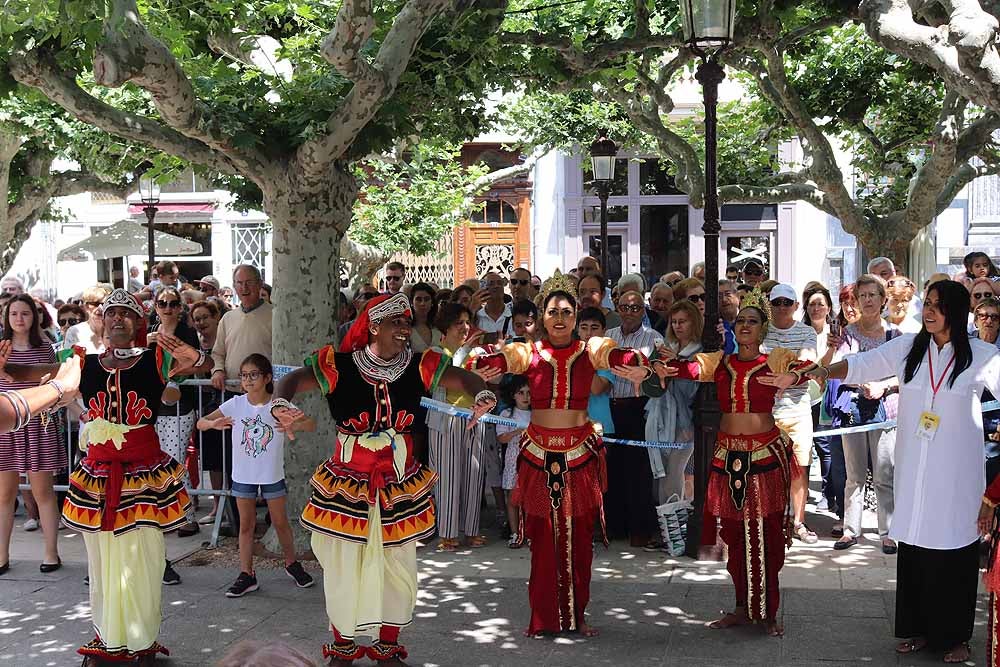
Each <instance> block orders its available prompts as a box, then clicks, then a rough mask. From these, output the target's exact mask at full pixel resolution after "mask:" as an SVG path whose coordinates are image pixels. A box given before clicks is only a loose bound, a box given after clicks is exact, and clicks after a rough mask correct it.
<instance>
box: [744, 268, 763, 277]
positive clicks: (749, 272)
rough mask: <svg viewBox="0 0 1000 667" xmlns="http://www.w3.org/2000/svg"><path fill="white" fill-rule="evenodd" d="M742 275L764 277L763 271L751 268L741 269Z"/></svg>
mask: <svg viewBox="0 0 1000 667" xmlns="http://www.w3.org/2000/svg"><path fill="white" fill-rule="evenodd" d="M743 275H745V276H762V275H764V269H758V268H755V267H751V268H748V269H743Z"/></svg>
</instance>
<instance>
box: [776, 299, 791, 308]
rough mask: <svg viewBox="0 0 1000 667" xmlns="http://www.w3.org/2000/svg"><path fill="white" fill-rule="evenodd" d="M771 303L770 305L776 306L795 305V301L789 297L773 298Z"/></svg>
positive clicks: (789, 306)
mask: <svg viewBox="0 0 1000 667" xmlns="http://www.w3.org/2000/svg"><path fill="white" fill-rule="evenodd" d="M771 305H772V306H776V307H778V308H791V307H792V306H794V305H795V302H794V301H792V300H791V299H784V298H781V299H775V300H773V301H772V302H771Z"/></svg>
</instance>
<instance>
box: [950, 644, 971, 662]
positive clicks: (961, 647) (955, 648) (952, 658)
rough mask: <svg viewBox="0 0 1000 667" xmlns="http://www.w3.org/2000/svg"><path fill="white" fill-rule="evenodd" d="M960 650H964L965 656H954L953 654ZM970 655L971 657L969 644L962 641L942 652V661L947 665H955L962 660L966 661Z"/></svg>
mask: <svg viewBox="0 0 1000 667" xmlns="http://www.w3.org/2000/svg"><path fill="white" fill-rule="evenodd" d="M962 651H965V657H964V658H959V657H956V655H955V654H956V653H960V652H962ZM971 657H972V647H971V646H969V643H968V642H962V643H961V644H959V645H958V646H953V647H952V649H951V650H950V651H948V652H947V653H945V654H944V661H945V662H946V663H948V664H949V665H957V664H961V663H963V662H967V661H968V660H969V658H971Z"/></svg>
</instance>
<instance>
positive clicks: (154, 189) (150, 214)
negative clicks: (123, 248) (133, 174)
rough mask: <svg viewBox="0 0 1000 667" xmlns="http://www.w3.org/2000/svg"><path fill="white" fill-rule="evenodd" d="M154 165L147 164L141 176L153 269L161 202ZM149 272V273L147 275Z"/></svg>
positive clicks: (142, 196)
mask: <svg viewBox="0 0 1000 667" xmlns="http://www.w3.org/2000/svg"><path fill="white" fill-rule="evenodd" d="M151 168H152V165H150V164H147V165H146V166H145V169H143V172H142V174H141V175H140V176H139V199H141V200H142V203H143V204H145V206H144V207H143V209H142V212H143V213H145V214H146V221H147V222H146V230H147V237H146V238H147V245H148V246H149V247H148V250H149V268H148V269H147V271H152V270H153V262H154V261H155V258H156V240H155V238H154V237H153V221H154V220H155V219H156V211H157V208H156V207H157V205H158V204H159V203H160V184H159V183H157V182H156V179H155V178H154V177H153V176H152V175H151V174H150V171H151ZM148 275H149V274H148V273H147V276H148Z"/></svg>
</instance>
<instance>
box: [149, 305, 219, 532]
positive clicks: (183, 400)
mask: <svg viewBox="0 0 1000 667" xmlns="http://www.w3.org/2000/svg"><path fill="white" fill-rule="evenodd" d="M153 305H154V307H155V308H156V318H157V320H158V322H157V324H155V325H154V326H153V328H152V330H151V331H150V332H149V335H148V338H147V340H148V343H149V348H150V349H153V350H155V349H156V346H157V338H158V337H159V335H160V334H166V335H169V336H173V337H174V338H177V339H179V340H180V341H181V342H183V343H186V344H188V345H190V346H191V347H193V348H194V349H196V350H199V349H201V342H200V341H199V340H198V332H197V331H195V330H194V329H193V328H192V327H191V326H190V325H189V324H188V323H187V320H186V319H185V318H183V317H182V315H183V310H182V308H183V302H182V300H181V294H180V291H179V290H178V289H177V288H176V287H164V288H163V289H161V290H160V291H159V292H157V294H156V299H155V300H154V301H153ZM210 364H211V362H210V361H209V362H208V363H207V364H206V366H208V365H210ZM195 370H196V371H198V372H204V371H207V370H211V369H210V368H196V369H195ZM197 407H198V390H197V389H195V388H193V387H185V388H183V389H181V388H180V387H178V385H177V383H176V382H170V383H168V384H167V388H166V390H165V391H164V392H163V404H162V405H161V406H160V414H159V416H158V417H157V418H156V435H157V436H158V437H159V439H160V448H161V449H162V450H163V451H164V452H166V453H167V454H169V455H170V457H171V458H173V459H174V460H175V461H179V462H181V463H182V464H183V462H184V461H185V460H186V458H187V445H188V442H189V441H190V439H191V434H192V433H193V432H194V426H195V420H196V417H195V412H194V411H195V408H197ZM189 488H190V485H189ZM197 532H198V524H197V522H196V521H195V516H194V505H192V506H191V509H190V510H189V512H188V523H187V525H184V526H181V527H180V529H179V530H178V531H177V534H178V535H179V536H180V537H190V536H191V535H194V534H195V533H197Z"/></svg>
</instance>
